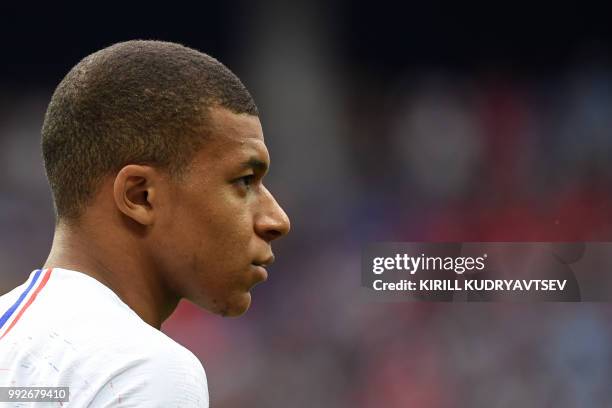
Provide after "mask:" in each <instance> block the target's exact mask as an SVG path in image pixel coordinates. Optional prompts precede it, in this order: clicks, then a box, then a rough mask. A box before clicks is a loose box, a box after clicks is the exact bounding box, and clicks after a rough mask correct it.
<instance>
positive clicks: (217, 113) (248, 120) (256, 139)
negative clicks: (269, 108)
mask: <svg viewBox="0 0 612 408" xmlns="http://www.w3.org/2000/svg"><path fill="white" fill-rule="evenodd" d="M209 124H210V126H211V132H210V134H209V138H210V139H209V141H208V142H209V143H208V144H209V146H210V148H211V149H210V150H212V151H214V152H215V153H216V154H224V155H226V154H229V153H231V152H236V153H237V152H238V151H240V150H256V151H259V152H260V153H265V155H266V156H267V154H268V152H267V149H266V145H265V143H264V136H263V130H262V128H261V122H260V121H259V118H258V117H257V116H253V115H249V114H246V113H240V114H237V113H234V112H232V111H230V110H228V109H224V108H212V109H210V111H209Z"/></svg>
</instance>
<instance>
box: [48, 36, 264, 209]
mask: <svg viewBox="0 0 612 408" xmlns="http://www.w3.org/2000/svg"><path fill="white" fill-rule="evenodd" d="M216 106H219V107H223V108H226V109H229V110H231V111H232V112H234V113H238V114H240V113H246V114H250V115H255V116H258V115H259V113H258V111H257V106H256V105H255V102H254V101H253V98H252V97H251V95H250V93H249V91H248V90H247V89H246V87H245V86H244V85H243V84H242V82H241V81H240V79H238V77H236V75H234V74H233V73H232V72H231V71H230V70H229V69H228V68H227V67H226V66H224V65H223V64H222V63H220V62H219V61H217V60H216V59H214V58H212V57H210V56H209V55H206V54H204V53H201V52H199V51H196V50H194V49H191V48H188V47H185V46H183V45H180V44H175V43H170V42H163V41H142V40H135V41H127V42H121V43H118V44H115V45H112V46H110V47H108V48H104V49H102V50H100V51H98V52H95V53H93V54H91V55H89V56H87V57H85V58H84V59H83V60H81V62H79V63H78V64H77V65H76V66H75V67H74V68H72V69H71V70H70V72H68V74H67V75H66V77H64V79H63V80H62V81H61V83H60V84H59V85H58V86H57V88H56V89H55V92H54V93H53V96H52V98H51V102H50V103H49V107H48V108H47V113H46V115H45V120H44V124H43V127H42V151H43V158H44V162H45V169H46V172H47V178H48V179H49V184H50V186H51V191H52V193H53V198H54V203H55V211H56V217H57V221H59V220H66V221H71V220H76V219H78V218H79V217H80V215H81V214H82V213H83V211H84V209H85V207H86V206H87V204H88V202H89V200H91V199H92V197H93V196H94V195H95V193H96V191H97V188H98V187H99V184H100V181H101V180H102V179H103V177H104V176H106V175H109V174H112V173H113V172H115V171H118V170H120V169H121V168H122V167H123V166H125V165H126V164H130V163H134V164H150V165H154V166H157V167H160V168H163V169H165V170H167V171H168V172H169V173H170V174H171V175H173V176H180V175H181V174H182V173H183V172H184V170H185V169H186V168H187V166H188V165H189V164H190V162H191V160H192V158H193V156H194V154H195V153H196V152H197V151H198V150H199V149H200V148H201V147H202V144H203V143H204V142H205V140H206V136H207V132H208V130H209V129H210V124H209V123H208V119H209V117H208V116H209V115H208V110H209V109H210V108H211V107H216Z"/></svg>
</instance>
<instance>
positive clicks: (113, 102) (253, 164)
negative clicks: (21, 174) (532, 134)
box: [42, 41, 289, 315]
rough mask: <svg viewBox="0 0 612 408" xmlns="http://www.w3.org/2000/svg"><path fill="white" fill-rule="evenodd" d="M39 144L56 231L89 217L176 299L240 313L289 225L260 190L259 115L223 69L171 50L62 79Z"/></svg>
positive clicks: (105, 61) (146, 50) (132, 48)
mask: <svg viewBox="0 0 612 408" xmlns="http://www.w3.org/2000/svg"><path fill="white" fill-rule="evenodd" d="M42 135H43V141H42V144H43V157H44V161H45V168H46V171H47V176H48V178H49V182H50V185H51V190H52V192H53V196H54V201H55V207H56V213H57V221H58V224H60V225H62V224H65V225H78V224H80V223H81V222H82V221H83V219H85V218H87V216H88V214H93V213H95V218H96V219H97V221H98V222H101V224H107V225H115V226H116V228H115V230H113V233H115V234H116V233H121V234H123V235H127V236H129V237H130V239H131V242H133V243H135V245H137V247H138V248H137V251H138V253H136V254H134V255H133V256H135V257H140V258H143V259H146V260H147V262H148V263H149V265H150V269H151V274H154V275H156V278H157V279H159V280H160V281H163V283H164V285H165V287H166V288H167V289H168V290H169V291H171V292H173V294H176V295H177V296H184V297H187V298H188V299H190V300H192V301H194V302H195V303H197V304H200V305H201V306H204V307H206V308H208V309H209V310H212V311H214V312H217V313H221V314H228V315H238V314H241V313H243V312H244V311H245V310H246V309H247V308H248V306H249V304H250V294H249V289H250V288H251V287H252V286H253V285H254V284H255V283H257V282H260V281H262V280H264V279H265V270H263V269H262V268H261V267H259V266H257V265H265V264H267V263H269V262H270V261H271V260H272V252H271V249H270V242H271V241H272V240H273V239H275V238H277V237H279V236H282V235H284V234H286V233H287V232H288V230H289V220H288V218H287V216H286V214H285V213H284V212H283V211H282V209H281V208H280V207H279V206H278V204H277V203H276V201H275V200H274V198H273V197H272V195H271V194H270V193H269V192H268V190H266V189H265V187H264V186H263V184H262V177H263V176H264V174H265V171H266V169H267V166H268V164H269V156H268V152H267V149H266V147H265V144H264V141H263V133H262V130H261V124H260V122H259V118H258V112H257V107H256V105H255V103H254V101H253V99H252V97H251V95H250V94H249V92H248V91H247V89H246V88H245V87H244V85H243V84H242V83H241V82H240V80H239V79H238V78H237V77H236V76H235V75H234V74H233V73H232V72H231V71H229V69H227V68H226V67H225V66H224V65H222V64H221V63H220V62H218V61H217V60H215V59H214V58H211V57H209V56H207V55H205V54H202V53H200V52H198V51H195V50H192V49H190V48H187V47H184V46H181V45H178V44H172V43H166V42H159V41H129V42H125V43H119V44H116V45H113V46H111V47H108V48H105V49H103V50H101V51H98V52H96V53H94V54H92V55H90V56H88V57H86V58H85V59H83V60H82V61H81V62H80V63H79V64H77V65H76V66H75V67H74V68H73V69H72V70H71V71H70V72H69V73H68V74H67V75H66V77H65V78H64V79H63V81H62V82H61V83H60V85H59V86H58V87H57V89H56V91H55V93H54V95H53V97H52V99H51V103H50V104H49V108H48V110H47V114H46V117H45V122H44V125H43V130H42ZM117 229H118V230H119V232H117ZM132 250H133V248H132Z"/></svg>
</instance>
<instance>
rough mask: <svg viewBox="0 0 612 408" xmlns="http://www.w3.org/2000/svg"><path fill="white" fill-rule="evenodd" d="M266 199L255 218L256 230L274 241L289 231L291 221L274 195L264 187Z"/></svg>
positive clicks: (262, 236) (260, 234)
mask: <svg viewBox="0 0 612 408" xmlns="http://www.w3.org/2000/svg"><path fill="white" fill-rule="evenodd" d="M263 197H264V199H263V200H262V202H261V207H260V211H259V212H258V215H257V217H256V220H255V232H257V235H259V236H260V237H261V238H262V239H264V240H265V241H267V242H270V241H274V240H275V239H278V238H280V237H282V236H284V235H287V234H288V233H289V230H290V229H291V222H290V221H289V217H288V216H287V214H286V213H285V211H284V210H283V209H282V208H281V206H280V205H279V204H278V203H277V202H276V199H274V196H273V195H272V193H270V191H268V189H266V188H265V187H264V191H263Z"/></svg>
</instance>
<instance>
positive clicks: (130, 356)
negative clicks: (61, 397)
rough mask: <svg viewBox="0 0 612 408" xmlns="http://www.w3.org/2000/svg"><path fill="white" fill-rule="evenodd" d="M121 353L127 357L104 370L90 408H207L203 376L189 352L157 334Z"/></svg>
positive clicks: (199, 366)
mask: <svg viewBox="0 0 612 408" xmlns="http://www.w3.org/2000/svg"><path fill="white" fill-rule="evenodd" d="M151 330H154V331H156V330H155V329H153V328H151ZM143 340H144V339H143ZM130 349H131V350H130ZM124 351H125V352H128V353H126V357H127V358H126V359H123V360H122V363H121V364H118V365H115V366H114V367H113V369H112V370H109V371H107V377H106V378H105V379H104V383H103V384H99V390H98V391H97V393H96V395H95V396H94V398H93V400H92V403H91V404H92V405H91V406H92V407H98V406H100V407H105V406H115V405H117V404H118V403H123V404H126V405H127V406H138V407H174V406H181V407H189V408H191V407H193V408H195V407H208V383H207V379H206V373H205V372H204V368H203V367H202V364H201V363H200V361H199V360H198V358H197V357H196V356H195V355H193V353H191V352H190V351H189V350H187V349H186V348H184V347H183V346H181V345H179V344H178V343H176V342H174V341H173V340H172V339H170V338H168V337H167V336H165V335H164V334H163V333H161V332H157V333H152V334H151V335H150V336H148V337H147V341H143V343H142V344H141V345H140V347H138V349H137V350H136V349H133V347H127V349H126V350H124Z"/></svg>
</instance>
